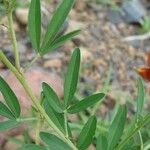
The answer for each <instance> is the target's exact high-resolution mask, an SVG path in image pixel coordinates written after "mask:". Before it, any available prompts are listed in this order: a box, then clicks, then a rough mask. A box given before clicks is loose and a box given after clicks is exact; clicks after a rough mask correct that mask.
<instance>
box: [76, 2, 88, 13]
mask: <svg viewBox="0 0 150 150" xmlns="http://www.w3.org/2000/svg"><path fill="white" fill-rule="evenodd" d="M85 8H86V3H85V2H84V1H83V0H82V1H81V0H76V3H75V9H76V10H77V11H84V9H85Z"/></svg>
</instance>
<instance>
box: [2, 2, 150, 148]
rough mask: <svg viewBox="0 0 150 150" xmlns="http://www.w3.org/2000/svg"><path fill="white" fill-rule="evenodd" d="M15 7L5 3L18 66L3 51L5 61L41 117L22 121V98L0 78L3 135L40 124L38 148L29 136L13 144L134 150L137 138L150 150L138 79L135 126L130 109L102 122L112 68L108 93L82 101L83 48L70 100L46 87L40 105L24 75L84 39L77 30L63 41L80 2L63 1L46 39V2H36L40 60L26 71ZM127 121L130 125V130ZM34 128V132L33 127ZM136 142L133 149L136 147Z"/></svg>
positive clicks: (67, 92)
mask: <svg viewBox="0 0 150 150" xmlns="http://www.w3.org/2000/svg"><path fill="white" fill-rule="evenodd" d="M15 2H16V1H15V0H3V3H4V5H5V8H6V11H7V16H8V22H9V32H10V36H11V40H12V44H13V49H14V51H13V52H14V57H15V66H14V65H12V64H11V62H10V61H9V60H8V59H7V57H6V56H5V55H4V53H3V52H2V50H1V51H0V60H1V61H2V62H3V63H4V64H5V65H6V66H7V67H8V68H9V69H10V70H11V71H12V72H13V74H14V75H15V76H16V78H17V79H18V80H19V82H20V83H21V85H22V86H23V88H24V89H25V91H26V93H27V94H28V96H29V97H30V99H31V100H32V109H33V110H34V114H35V115H34V116H32V115H31V118H29V117H22V115H21V107H20V104H19V100H18V98H17V96H16V94H15V93H14V92H13V91H12V89H11V88H10V87H9V85H8V84H7V83H6V81H5V80H4V79H3V78H2V77H1V76H0V92H1V93H2V95H3V98H4V100H5V103H3V102H0V115H1V116H3V117H5V118H6V119H7V120H6V121H4V122H0V131H3V130H7V129H11V128H15V127H18V126H19V125H21V124H26V123H28V124H29V123H30V122H34V123H35V124H36V129H35V130H36V135H35V137H36V138H35V141H33V142H32V140H31V139H30V138H29V137H30V136H29V134H28V132H25V133H24V139H25V140H24V141H25V142H23V141H20V140H18V139H15V138H11V139H10V140H11V141H14V142H15V143H17V144H19V146H20V148H19V150H44V149H50V150H78V149H79V150H85V149H87V148H88V147H89V145H90V144H91V143H92V144H94V145H96V149H97V150H101V149H102V150H114V149H115V150H120V149H123V150H125V149H134V146H135V145H134V142H132V141H133V138H134V136H135V135H138V137H139V138H140V144H139V145H138V146H137V147H136V148H139V149H141V150H143V149H144V150H146V149H148V148H149V142H148V141H147V140H146V142H145V143H144V142H143V136H142V131H141V129H142V127H144V126H145V125H146V124H147V123H148V122H149V121H150V114H149V113H148V114H147V115H145V116H143V115H142V110H143V105H144V99H145V92H144V87H143V82H142V80H141V79H140V78H139V79H138V96H137V111H136V114H135V115H134V116H133V119H132V120H131V121H129V120H128V119H127V106H126V105H122V106H120V105H119V106H118V107H116V108H117V110H116V111H115V114H113V116H114V117H113V119H111V120H104V121H103V120H102V118H97V117H96V112H97V110H98V108H99V105H100V104H101V103H102V102H103V100H104V97H105V95H106V94H107V92H109V90H110V89H109V82H110V79H111V71H112V68H110V71H109V73H108V77H107V79H106V81H105V83H104V88H103V90H102V92H100V93H97V94H93V95H91V96H89V97H86V98H83V99H82V100H79V96H78V95H77V94H76V93H75V92H76V89H77V82H78V76H79V70H80V49H79V48H76V49H75V50H74V52H73V54H72V57H71V60H70V64H69V67H68V70H67V73H66V75H65V81H64V100H63V101H61V100H60V99H59V97H58V96H57V94H56V92H55V91H54V90H53V89H52V88H51V87H50V86H49V85H48V84H47V83H43V84H42V91H41V93H39V95H41V97H40V101H39V99H38V98H37V97H36V96H35V95H34V94H33V92H32V89H31V88H30V85H29V84H28V83H27V81H26V78H25V76H24V73H25V71H26V70H27V69H28V68H29V67H31V65H32V64H33V63H34V62H35V61H36V60H37V59H38V58H40V57H42V56H43V55H46V54H47V53H48V52H50V51H52V50H54V49H55V48H57V47H59V46H61V45H62V44H63V43H64V42H66V41H68V40H70V39H71V38H73V37H74V36H76V35H77V34H79V32H80V30H76V31H73V32H71V33H68V34H66V35H62V36H61V37H58V36H57V34H58V31H59V30H60V28H61V26H62V24H63V22H64V21H65V19H66V17H67V15H68V13H69V11H70V10H71V8H72V6H73V4H74V0H69V1H68V0H63V1H62V3H61V4H60V5H59V7H58V8H57V10H56V11H55V13H54V15H53V17H52V19H51V21H50V22H49V25H48V28H47V32H46V34H45V36H44V38H42V37H41V8H40V0H31V4H30V9H29V24H28V28H29V36H30V39H31V43H32V46H33V49H34V50H35V53H36V56H35V58H34V59H33V60H32V61H31V62H30V63H29V64H28V65H27V67H26V68H22V67H21V66H20V57H19V51H18V49H17V41H16V36H15V32H14V28H13V19H12V13H13V9H14V6H15ZM42 39H43V40H42ZM31 84H32V83H31ZM96 103H97V104H96ZM95 104H96V105H95ZM70 114H78V115H79V116H80V118H81V121H79V122H69V120H68V116H69V115H70ZM127 121H128V124H127V125H126V123H127ZM29 125H31V128H32V124H29ZM47 127H48V128H47ZM50 129H53V133H51V132H50ZM32 130H33V128H32ZM73 130H75V131H76V133H77V138H75V136H74V135H73V134H72V133H73V132H72V131H73ZM29 132H30V131H29ZM131 142H132V144H130V143H131Z"/></svg>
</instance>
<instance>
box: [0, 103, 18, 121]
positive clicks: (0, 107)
mask: <svg viewBox="0 0 150 150" xmlns="http://www.w3.org/2000/svg"><path fill="white" fill-rule="evenodd" d="M0 115H1V116H4V117H6V118H9V119H15V117H14V115H13V114H12V113H11V111H10V110H9V109H8V108H7V106H6V105H5V104H3V103H2V102H0Z"/></svg>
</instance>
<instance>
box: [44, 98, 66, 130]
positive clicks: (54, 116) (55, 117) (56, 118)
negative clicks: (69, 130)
mask: <svg viewBox="0 0 150 150" xmlns="http://www.w3.org/2000/svg"><path fill="white" fill-rule="evenodd" d="M44 109H45V111H46V113H47V115H48V116H49V118H50V119H51V120H52V121H53V123H54V124H55V125H56V126H57V127H58V128H59V129H60V130H61V131H62V132H63V133H65V130H64V127H63V125H64V116H63V114H60V113H57V112H55V111H54V110H53V108H52V107H51V105H50V104H49V102H48V101H47V99H46V98H45V99H44Z"/></svg>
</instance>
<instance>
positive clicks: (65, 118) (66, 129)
mask: <svg viewBox="0 0 150 150" xmlns="http://www.w3.org/2000/svg"><path fill="white" fill-rule="evenodd" d="M64 124H65V133H66V138H69V134H68V114H67V110H65V111H64Z"/></svg>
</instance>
